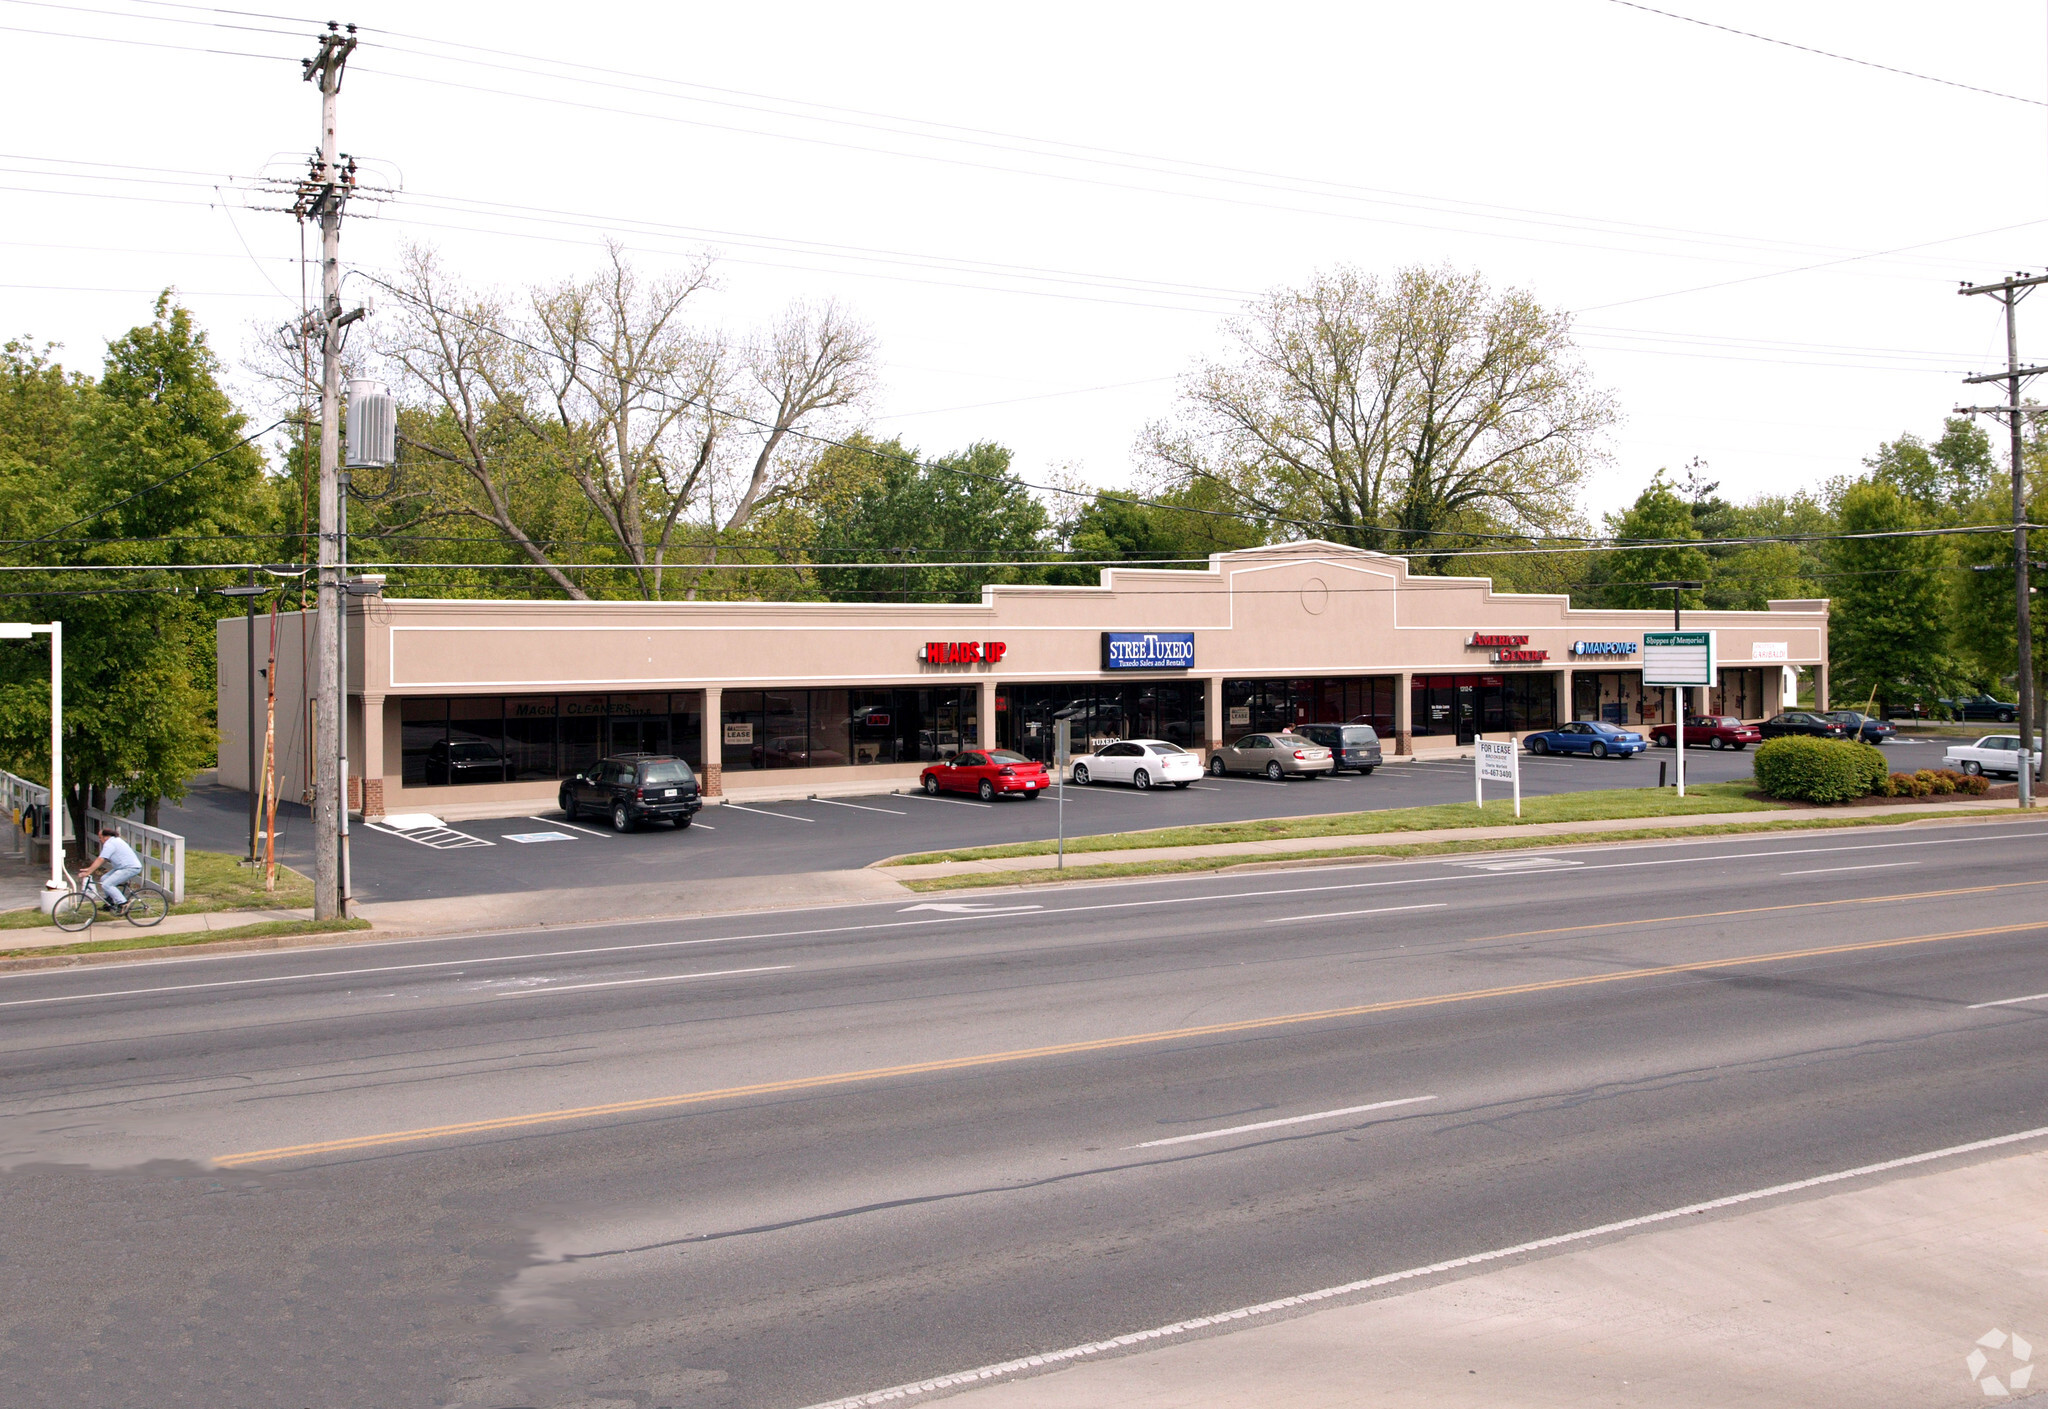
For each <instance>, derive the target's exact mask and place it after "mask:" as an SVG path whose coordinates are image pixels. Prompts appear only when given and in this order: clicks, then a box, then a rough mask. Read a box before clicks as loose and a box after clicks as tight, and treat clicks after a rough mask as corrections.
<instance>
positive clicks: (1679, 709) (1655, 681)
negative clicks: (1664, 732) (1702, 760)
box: [1643, 631, 1715, 798]
mask: <svg viewBox="0 0 2048 1409" xmlns="http://www.w3.org/2000/svg"><path fill="white" fill-rule="evenodd" d="M1714 658H1715V651H1714V633H1713V632H1711V631H1645V632H1644V633H1643V683H1644V684H1645V685H1668V686H1670V687H1671V690H1672V694H1673V697H1674V702H1675V704H1676V708H1675V709H1674V710H1673V711H1672V713H1673V717H1674V720H1675V722H1674V724H1673V727H1672V740H1671V741H1672V742H1673V743H1674V744H1676V745H1677V746H1678V795H1679V796H1680V797H1681V798H1682V797H1684V796H1685V691H1686V687H1687V686H1691V685H1709V686H1710V685H1712V684H1713V683H1714Z"/></svg>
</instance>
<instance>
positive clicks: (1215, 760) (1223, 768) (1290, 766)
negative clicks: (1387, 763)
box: [1209, 734, 1337, 783]
mask: <svg viewBox="0 0 2048 1409" xmlns="http://www.w3.org/2000/svg"><path fill="white" fill-rule="evenodd" d="M1336 766H1337V760H1336V759H1335V758H1333V757H1332V756H1331V754H1330V751H1329V750H1328V749H1326V748H1324V747H1323V746H1322V745H1321V744H1319V743H1317V742H1316V741H1315V740H1313V739H1305V738H1303V737H1302V736H1301V735H1299V734H1247V735H1245V736H1244V737H1243V738H1242V739H1239V740H1238V741H1237V742H1236V743H1234V744H1225V745H1224V746H1223V747H1222V748H1220V749H1218V750H1216V752H1214V753H1212V754H1210V755H1209V771H1210V772H1211V773H1213V774H1215V775H1216V776H1217V777H1219V778H1220V777H1222V776H1223V775H1224V774H1225V773H1263V774H1265V775H1266V776H1267V777H1268V778H1271V779H1272V780H1273V781H1274V782H1276V783H1277V782H1279V781H1280V780H1281V779H1282V778H1292V777H1304V778H1315V777H1319V776H1321V775H1322V774H1324V773H1329V772H1332V771H1334V770H1335V769H1336Z"/></svg>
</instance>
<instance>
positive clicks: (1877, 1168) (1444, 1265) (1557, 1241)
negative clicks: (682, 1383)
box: [809, 1126, 2048, 1409]
mask: <svg viewBox="0 0 2048 1409" xmlns="http://www.w3.org/2000/svg"><path fill="white" fill-rule="evenodd" d="M2044 1135H2048V1126H2038V1127H2036V1128H2035V1129H2032V1130H2021V1131H2016V1132H2014V1133H2013V1134H2011V1135H1997V1136H1993V1137H1992V1138H1991V1139H1989V1140H1973V1141H1971V1142H1970V1143H1969V1144H1967V1145H1950V1146H1949V1147H1948V1148H1946V1149H1941V1150H1927V1151H1924V1152H1923V1153H1921V1154H1917V1155H1905V1156H1902V1157H1901V1158H1899V1159H1889V1160H1883V1161H1880V1162H1879V1163H1877V1164H1865V1165H1859V1166H1858V1167H1856V1168H1855V1169H1840V1170H1836V1171H1835V1172H1834V1173H1832V1174H1816V1175H1815V1176H1813V1177H1812V1178H1811V1179H1795V1180H1793V1181H1792V1182H1791V1183H1789V1184H1773V1185H1771V1186H1770V1187H1768V1188H1764V1189H1750V1190H1748V1191H1746V1192H1744V1193H1740V1194H1729V1195H1727V1196H1726V1197H1723V1198H1718V1199H1708V1200H1706V1201H1705V1202H1703V1203H1696V1204H1686V1205H1685V1206H1684V1207H1683V1208H1667V1209H1664V1210H1663V1211H1661V1212H1658V1213H1645V1214H1642V1215H1641V1216H1639V1217H1636V1218H1624V1219H1621V1220H1620V1221H1618V1222H1614V1223H1602V1224H1599V1225H1598V1226H1596V1227H1592V1228H1580V1229H1577V1230H1575V1231H1573V1232H1570V1233H1556V1234H1553V1235H1552V1236H1550V1237H1548V1238H1536V1239H1534V1240H1532V1241H1530V1242H1526V1243H1517V1244H1515V1245H1514V1246H1513V1247H1506V1248H1490V1249H1488V1250H1487V1251H1485V1252H1475V1253H1468V1254H1466V1255H1465V1256H1464V1257H1453V1258H1446V1259H1445V1260H1444V1261H1442V1262H1432V1263H1428V1264H1426V1265H1425V1266H1421V1267H1407V1268H1403V1269H1402V1270H1401V1271H1399V1272H1386V1273H1382V1274H1381V1275H1380V1276H1377V1277H1365V1278H1361V1279H1360V1280H1358V1281H1356V1282H1345V1283H1343V1284H1341V1285H1339V1286H1334V1287H1320V1288H1318V1289H1316V1290H1315V1291H1312V1292H1301V1293H1298V1294H1297V1295H1294V1296H1285V1297H1281V1298H1279V1299H1278V1300H1276V1301H1263V1302H1260V1303H1258V1304H1257V1305H1255V1306H1240V1307H1237V1308H1236V1309H1235V1310H1231V1311H1218V1312H1215V1313H1213V1314H1212V1315H1208V1316H1197V1317H1194V1318H1192V1319H1190V1320H1187V1321H1175V1322H1173V1323H1172V1324H1170V1325H1165V1326H1153V1327H1151V1328H1150V1329H1149V1330H1143V1331H1131V1332H1128V1333H1127V1334H1125V1335H1121V1336H1112V1337H1110V1338H1109V1339H1107V1340H1099V1341H1088V1342H1086V1343H1084V1344H1081V1345H1070V1346H1067V1347H1066V1348H1065V1349H1063V1350H1046V1351H1040V1352H1039V1353H1038V1354H1036V1355H1028V1356H1025V1357H1023V1358H1022V1359H1019V1360H1005V1361H1001V1362H1000V1363H998V1364H994V1365H983V1366H981V1367H980V1368H978V1369H974V1370H959V1371H955V1372H954V1373H952V1374H950V1375H934V1376H933V1377H932V1378H930V1379H928V1380H917V1381H914V1382H912V1383H910V1384H903V1385H894V1386H892V1387H890V1388H888V1389H878V1390H873V1391H870V1392H869V1393H867V1394H854V1395H848V1396H847V1397H846V1398H844V1399H834V1400H830V1401H827V1402H826V1403H823V1404H813V1405H811V1406H809V1409H872V1407H873V1406H875V1405H880V1404H891V1403H895V1402H897V1401H899V1400H904V1399H912V1398H915V1397H916V1396H918V1395H921V1394H930V1393H933V1392H934V1391H936V1390H943V1389H953V1388H955V1387H956V1386H960V1385H970V1384H986V1383H988V1382H989V1381H991V1380H1000V1379H1007V1378H1008V1377H1010V1376H1012V1375H1018V1374H1022V1373H1024V1372H1025V1371H1028V1370H1041V1369H1044V1368H1045V1367H1047V1366H1049V1365H1063V1364H1066V1363H1067V1362H1069V1361H1074V1360H1085V1359H1087V1358H1088V1357H1090V1356H1095V1355H1103V1354H1106V1353H1108V1352H1110V1351H1114V1350H1124V1349H1126V1348H1128V1347H1130V1346H1134V1345H1144V1344H1146V1343H1147V1342H1150V1341H1160V1340H1167V1339H1170V1338H1171V1337H1174V1336H1184V1335H1186V1334H1188V1333H1189V1332H1190V1331H1200V1330H1206V1329H1207V1328H1209V1327H1211V1326H1221V1325H1225V1324H1228V1323H1229V1322H1233V1321H1244V1320H1249V1319H1251V1318H1253V1317H1259V1316H1270V1315H1272V1314H1273V1313H1275V1312H1278V1311H1290V1310H1292V1309H1294V1308H1295V1307H1298V1306H1312V1305H1314V1304H1315V1303H1317V1302H1320V1301H1328V1300H1330V1299H1331V1298H1333V1297H1342V1296H1352V1295H1354V1294H1356V1293H1358V1292H1368V1291H1373V1290H1376V1289H1378V1288H1380V1287H1391V1286H1396V1285H1398V1284H1400V1283H1402V1282H1411V1281H1414V1280H1416V1279H1417V1278H1420V1277H1435V1276H1438V1275H1440V1274H1442V1273H1445V1272H1458V1271H1462V1270H1464V1269H1465V1268H1467V1267H1481V1266H1484V1265H1485V1264H1487V1263H1489V1262H1500V1261H1503V1260H1504V1259H1507V1258H1511V1257H1522V1256H1524V1255H1526V1254H1528V1253H1532V1252H1542V1251H1544V1250H1546V1249H1549V1248H1556V1247H1565V1246H1568V1245H1570V1244H1572V1243H1584V1242H1590V1241H1592V1240H1593V1239H1595V1238H1605V1237H1609V1236H1612V1235H1613V1234H1616V1233H1627V1232H1632V1231H1634V1230H1635V1229H1637V1228H1651V1227H1655V1226H1656V1225H1658V1224H1660V1223H1671V1222H1675V1221H1676V1220H1678V1219H1681V1218H1692V1217H1696V1216H1698V1215H1700V1214H1703V1213H1718V1212H1719V1211H1720V1210H1722V1209H1724V1208H1739V1207H1741V1206H1742V1205H1743V1204H1750V1203H1757V1202H1759V1201H1761V1200H1763V1199H1772V1198H1777V1197H1779V1196H1780V1195H1784V1194H1796V1193H1800V1192H1801V1191H1803V1190H1806V1189H1818V1188H1823V1187H1825V1186H1827V1185H1829V1184H1839V1183H1842V1182H1843V1181H1845V1180H1850V1179H1862V1178H1866V1177H1868V1176H1870V1175H1873V1174H1888V1173H1890V1172H1891V1171H1892V1170H1894V1169H1909V1168H1911V1167H1912V1166H1914V1165H1918V1164H1929V1163H1932V1162H1933V1161H1935V1160H1943V1159H1952V1158H1954V1157H1956V1156H1957V1155H1970V1154H1976V1153H1977V1152H1978V1151H1980V1150H1995V1149H2000V1148H2002V1147H2004V1146H2008V1145H2017V1144H2021V1143H2023V1142H2025V1141H2028V1140H2038V1139H2040V1138H2041V1137H2042V1136H2044Z"/></svg>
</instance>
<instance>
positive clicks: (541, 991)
mask: <svg viewBox="0 0 2048 1409" xmlns="http://www.w3.org/2000/svg"><path fill="white" fill-rule="evenodd" d="M794 967H795V965H793V964H771V965H769V966H768V967H767V968H764V969H713V970H712V971H711V972H710V973H708V974H664V975H662V976H660V977H658V978H615V979H607V980H605V981H604V982H603V983H565V984H561V985H559V986H558V987H555V988H525V989H521V990H520V991H519V992H517V993H494V994H492V995H491V996H492V997H493V998H545V997H547V995H548V994H550V993H577V992H581V991H582V990H584V989H586V988H627V987H630V986H632V985H633V984H636V983H682V982H684V981H686V980H688V979H693V978H730V977H732V976H733V975H734V974H772V973H779V972H781V971H782V970H783V969H789V968H794Z"/></svg>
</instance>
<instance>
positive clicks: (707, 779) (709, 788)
mask: <svg viewBox="0 0 2048 1409" xmlns="http://www.w3.org/2000/svg"><path fill="white" fill-rule="evenodd" d="M704 796H706V797H724V796H725V766H724V765H723V764H718V763H707V764H705V765H704Z"/></svg>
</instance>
